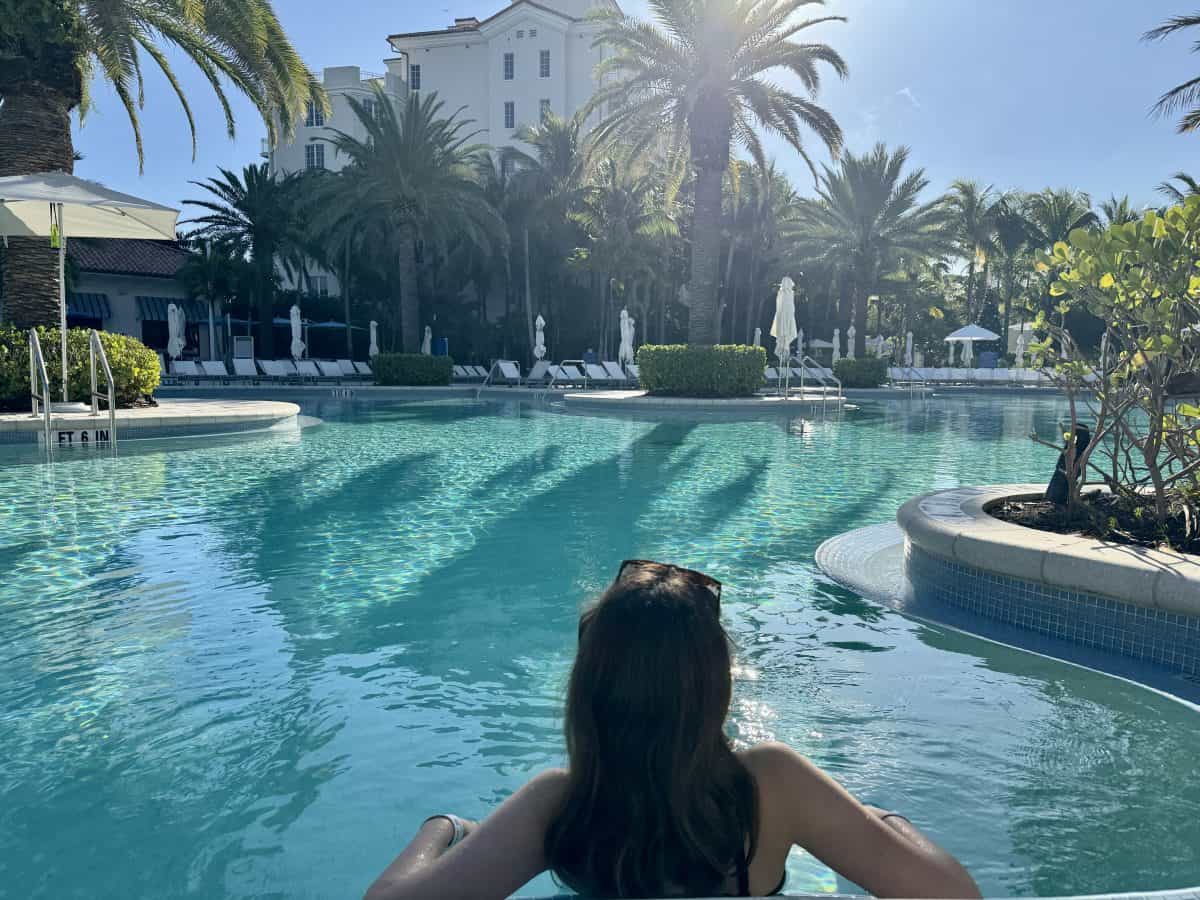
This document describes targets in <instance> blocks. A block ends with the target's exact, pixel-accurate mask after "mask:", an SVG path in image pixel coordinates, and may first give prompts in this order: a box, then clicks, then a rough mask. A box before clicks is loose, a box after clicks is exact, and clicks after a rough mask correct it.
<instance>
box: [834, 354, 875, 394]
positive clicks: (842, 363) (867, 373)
mask: <svg viewBox="0 0 1200 900" xmlns="http://www.w3.org/2000/svg"><path fill="white" fill-rule="evenodd" d="M887 370H888V363H887V360H886V359H879V358H878V357H874V356H867V357H862V358H856V359H839V360H838V361H837V362H835V363H834V364H833V374H834V375H836V376H837V377H838V380H839V381H841V383H842V387H848V388H875V387H879V386H880V385H883V384H886V383H887V377H888V374H887Z"/></svg>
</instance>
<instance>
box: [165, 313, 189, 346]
mask: <svg viewBox="0 0 1200 900" xmlns="http://www.w3.org/2000/svg"><path fill="white" fill-rule="evenodd" d="M186 346H187V313H185V312H184V311H183V307H181V306H176V305H175V304H174V303H169V304H167V355H168V356H169V357H171V359H179V357H181V356H183V349H184V348H185V347H186Z"/></svg>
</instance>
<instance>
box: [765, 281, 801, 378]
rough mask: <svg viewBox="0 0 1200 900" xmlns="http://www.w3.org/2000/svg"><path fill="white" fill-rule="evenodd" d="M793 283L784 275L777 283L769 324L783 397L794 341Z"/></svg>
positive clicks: (794, 307) (794, 299)
mask: <svg viewBox="0 0 1200 900" xmlns="http://www.w3.org/2000/svg"><path fill="white" fill-rule="evenodd" d="M794 288H795V282H794V281H792V279H790V278H789V277H787V276H786V275H784V276H783V280H782V281H781V282H779V292H778V293H777V294H776V295H775V319H774V320H773V321H772V322H771V337H773V338H775V357H776V359H778V360H779V366H780V368H783V369H784V370H785V371H784V373H783V389H784V391H785V394H784V396H787V394H786V391H787V389H788V382H789V381H790V378H789V377H788V376H789V374H790V370H791V367H790V366H788V365H786V363H787V360H788V359H789V358H790V357H791V355H792V341H794V340H795V339H796V336H797V335H798V333H799V332H798V331H797V329H796V296H795V294H794V293H793V291H794Z"/></svg>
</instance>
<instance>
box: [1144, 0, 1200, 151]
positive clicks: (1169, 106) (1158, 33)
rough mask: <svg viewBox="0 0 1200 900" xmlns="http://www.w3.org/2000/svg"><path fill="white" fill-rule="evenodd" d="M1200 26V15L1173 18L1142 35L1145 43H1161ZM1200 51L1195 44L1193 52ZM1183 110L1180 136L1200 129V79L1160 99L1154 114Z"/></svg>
mask: <svg viewBox="0 0 1200 900" xmlns="http://www.w3.org/2000/svg"><path fill="white" fill-rule="evenodd" d="M1197 25H1200V15H1190V16H1173V17H1172V18H1170V19H1167V21H1166V22H1164V23H1163V24H1162V25H1159V26H1158V27H1157V28H1152V29H1150V30H1149V31H1147V32H1146V33H1145V34H1143V35H1142V40H1144V41H1161V40H1164V39H1166V38H1168V37H1170V36H1171V35H1173V34H1174V33H1175V32H1177V31H1182V30H1183V29H1185V28H1194V27H1195V26H1197ZM1197 49H1200V45H1197V44H1193V45H1192V51H1193V52H1195V51H1196V50H1197ZM1180 110H1183V111H1184V112H1183V118H1181V119H1180V120H1179V126H1178V130H1179V133H1180V134H1186V133H1187V132H1189V131H1195V130H1196V129H1197V128H1200V78H1189V79H1188V80H1187V81H1185V82H1183V83H1182V84H1177V85H1176V86H1175V87H1173V88H1171V89H1170V90H1169V91H1167V92H1166V93H1165V94H1163V95H1162V96H1161V97H1159V98H1158V102H1157V103H1155V104H1154V112H1155V113H1156V114H1158V115H1160V116H1166V115H1171V114H1172V113H1175V112H1178V111H1180Z"/></svg>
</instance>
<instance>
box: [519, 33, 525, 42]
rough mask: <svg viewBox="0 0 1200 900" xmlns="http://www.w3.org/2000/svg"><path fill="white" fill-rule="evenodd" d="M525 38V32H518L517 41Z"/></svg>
mask: <svg viewBox="0 0 1200 900" xmlns="http://www.w3.org/2000/svg"><path fill="white" fill-rule="evenodd" d="M523 37H525V32H524V31H518V32H517V40H520V39H521V38H523Z"/></svg>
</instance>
